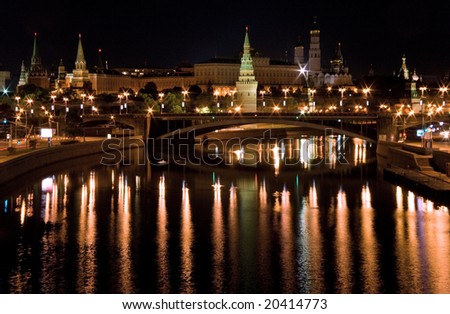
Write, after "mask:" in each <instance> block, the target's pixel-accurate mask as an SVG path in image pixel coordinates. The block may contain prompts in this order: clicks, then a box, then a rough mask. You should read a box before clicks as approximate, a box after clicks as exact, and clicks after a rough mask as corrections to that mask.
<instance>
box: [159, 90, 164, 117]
mask: <svg viewBox="0 0 450 314" xmlns="http://www.w3.org/2000/svg"><path fill="white" fill-rule="evenodd" d="M158 96H159V100H160V101H161V108H160V113H163V109H164V104H163V103H162V102H163V98H164V93H159V94H158Z"/></svg>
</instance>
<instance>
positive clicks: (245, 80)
mask: <svg viewBox="0 0 450 314" xmlns="http://www.w3.org/2000/svg"><path fill="white" fill-rule="evenodd" d="M257 88H258V82H257V81H256V79H255V74H254V71H253V60H252V56H251V54H250V40H249V38H248V27H246V28H245V40H244V52H243V54H242V58H241V68H240V70H239V79H238V81H237V82H236V89H237V103H238V105H240V106H241V110H242V111H243V112H256V90H257Z"/></svg>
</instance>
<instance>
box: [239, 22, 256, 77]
mask: <svg viewBox="0 0 450 314" xmlns="http://www.w3.org/2000/svg"><path fill="white" fill-rule="evenodd" d="M250 50H251V46H250V39H249V36H248V26H246V27H245V39H244V52H243V54H242V58H241V70H240V76H252V77H253V79H254V73H253V60H252V56H251V54H250Z"/></svg>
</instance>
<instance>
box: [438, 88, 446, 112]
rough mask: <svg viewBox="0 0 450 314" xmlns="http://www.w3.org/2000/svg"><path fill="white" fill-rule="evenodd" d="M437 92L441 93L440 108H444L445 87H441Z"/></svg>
mask: <svg viewBox="0 0 450 314" xmlns="http://www.w3.org/2000/svg"><path fill="white" fill-rule="evenodd" d="M439 91H440V92H441V93H442V107H444V106H445V94H446V93H447V86H443V87H441V88H439Z"/></svg>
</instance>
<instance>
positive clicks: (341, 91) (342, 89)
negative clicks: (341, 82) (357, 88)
mask: <svg viewBox="0 0 450 314" xmlns="http://www.w3.org/2000/svg"><path fill="white" fill-rule="evenodd" d="M339 92H340V93H341V100H340V101H339V107H341V112H342V109H343V108H342V99H343V98H344V92H345V88H343V87H339Z"/></svg>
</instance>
